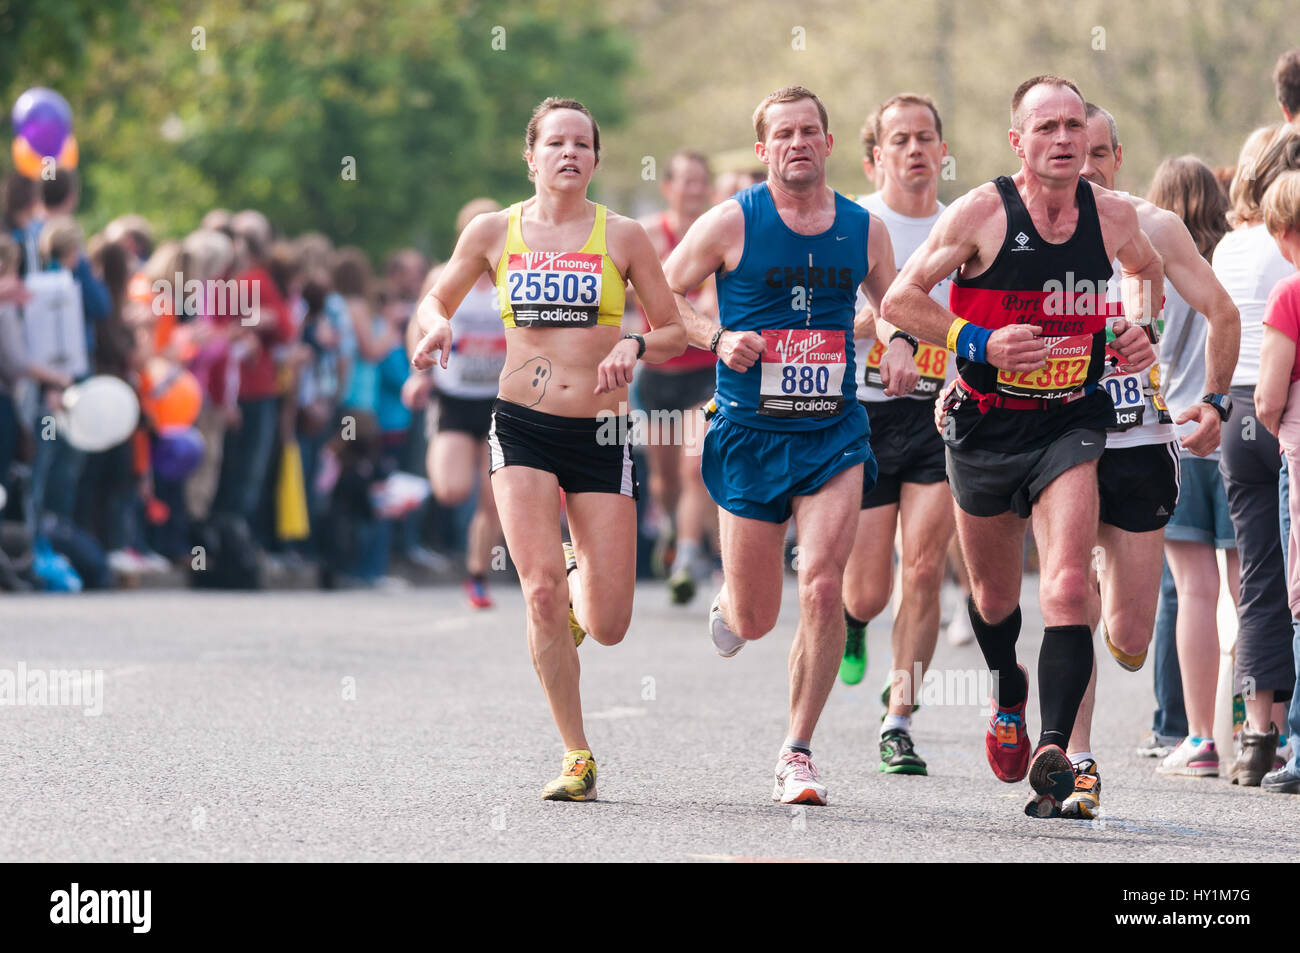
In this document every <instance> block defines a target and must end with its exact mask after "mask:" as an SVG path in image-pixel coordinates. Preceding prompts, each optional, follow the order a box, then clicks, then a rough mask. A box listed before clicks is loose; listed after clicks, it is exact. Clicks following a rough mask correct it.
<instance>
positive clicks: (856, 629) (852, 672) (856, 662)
mask: <svg viewBox="0 0 1300 953" xmlns="http://www.w3.org/2000/svg"><path fill="white" fill-rule="evenodd" d="M866 671H867V627H866V626H865V625H854V624H853V623H852V622H849V623H847V632H846V633H845V637H844V658H842V659H840V680H841V681H843V682H844V684H845V685H856V684H858V682H860V681H862V676H863V675H865V674H866Z"/></svg>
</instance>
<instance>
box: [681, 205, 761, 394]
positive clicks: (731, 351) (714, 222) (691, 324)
mask: <svg viewBox="0 0 1300 953" xmlns="http://www.w3.org/2000/svg"><path fill="white" fill-rule="evenodd" d="M744 244H745V213H744V212H743V211H741V208H740V203H739V202H734V201H730V200H729V201H726V202H723V203H721V204H720V205H716V206H714V207H713V208H711V209H709V211H707V212H705V213H704V214H703V215H701V216H700V217H699V218H698V219H696V220H695V224H693V225H692V226H691V227H690V228H689V229H688V230H687V232H686V235H685V236H684V237H683V238H682V240H681V243H680V244H678V246H677V247H676V248H674V249H673V253H672V254H671V255H669V256H668V260H667V261H666V262H664V275H665V277H666V278H667V279H668V287H669V288H670V289H671V290H672V293H673V296H674V297H675V298H676V299H677V310H678V312H679V313H680V314H681V317H682V323H683V324H684V325H685V326H686V334H687V338H688V340H689V342H690V343H691V344H693V345H695V346H696V347H700V348H705V349H706V350H707V349H708V348H709V346H710V345H711V344H712V343H713V335H714V334H715V333H717V331H718V328H719V327H720V325H719V324H718V322H717V321H715V320H713V319H712V318H708V317H705V316H704V315H702V314H700V313H699V312H698V311H697V310H695V308H694V307H693V306H692V305H691V303H690V302H689V301H687V300H686V294H687V292H689V291H691V289H693V288H696V287H698V286H699V284H700V282H702V281H704V279H706V278H707V277H709V275H711V274H713V273H714V272H716V271H718V270H719V269H720V268H723V267H726V266H734V265H735V264H736V263H737V262H739V260H740V255H741V253H742V252H743V251H744ZM763 347H764V345H763V338H762V335H759V334H756V333H755V332H753V331H727V332H726V333H724V334H723V335H722V337H721V338H720V339H719V340H718V347H717V352H716V353H717V355H718V358H719V359H720V360H721V361H722V362H723V363H725V364H726V365H727V366H728V367H730V368H731V369H732V370H736V371H745V370H748V369H749V368H750V367H751V366H753V364H754V362H755V361H757V360H758V358H759V357H760V356H761V355H762V353H763Z"/></svg>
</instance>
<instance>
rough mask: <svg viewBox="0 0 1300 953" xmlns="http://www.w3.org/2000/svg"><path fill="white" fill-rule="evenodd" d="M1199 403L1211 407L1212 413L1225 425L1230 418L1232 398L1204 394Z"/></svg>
mask: <svg viewBox="0 0 1300 953" xmlns="http://www.w3.org/2000/svg"><path fill="white" fill-rule="evenodd" d="M1201 403H1202V404H1209V405H1210V406H1211V407H1213V408H1214V412H1215V413H1216V414H1218V415H1219V420H1221V421H1223V422H1224V423H1225V424H1226V423H1227V422H1228V418H1229V417H1231V416H1232V398H1231V397H1229V396H1228V395H1227V394H1206V395H1205V396H1204V397H1202V398H1201Z"/></svg>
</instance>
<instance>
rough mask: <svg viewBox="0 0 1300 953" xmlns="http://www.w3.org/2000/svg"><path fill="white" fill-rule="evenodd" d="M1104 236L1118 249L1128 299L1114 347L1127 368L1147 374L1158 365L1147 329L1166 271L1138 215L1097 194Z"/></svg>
mask: <svg viewBox="0 0 1300 953" xmlns="http://www.w3.org/2000/svg"><path fill="white" fill-rule="evenodd" d="M1094 195H1095V196H1096V199H1097V214H1098V216H1099V217H1100V219H1101V223H1102V233H1103V235H1105V236H1107V237H1108V243H1107V247H1108V248H1110V247H1112V246H1113V247H1114V249H1115V252H1114V256H1113V257H1115V258H1117V259H1119V266H1120V276H1121V282H1120V290H1121V293H1122V295H1123V299H1124V317H1123V318H1120V319H1119V320H1117V321H1115V322H1114V324H1112V325H1111V330H1112V331H1114V332H1115V343H1114V344H1113V345H1111V346H1112V347H1113V348H1114V349H1115V350H1116V351H1118V352H1119V354H1120V355H1121V356H1122V357H1123V358H1124V364H1123V366H1124V368H1125V369H1127V370H1129V371H1144V370H1146V369H1147V368H1149V367H1150V366H1151V365H1152V364H1154V363H1155V360H1156V353H1155V349H1154V348H1153V347H1152V346H1151V337H1150V335H1149V334H1148V332H1147V328H1148V327H1149V326H1150V324H1151V322H1152V321H1153V320H1154V319H1155V316H1156V315H1157V314H1159V313H1160V306H1161V302H1163V301H1164V297H1165V281H1164V268H1163V267H1162V265H1161V262H1160V256H1159V255H1158V254H1157V253H1156V250H1155V247H1154V246H1153V245H1152V244H1151V240H1150V239H1148V238H1147V235H1146V232H1144V231H1142V229H1141V228H1140V227H1139V225H1138V216H1137V211H1136V210H1135V209H1134V208H1133V206H1132V204H1130V203H1129V202H1128V200H1126V199H1124V198H1123V197H1122V196H1119V195H1116V194H1114V193H1113V192H1106V191H1105V190H1094Z"/></svg>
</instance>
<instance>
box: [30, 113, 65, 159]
mask: <svg viewBox="0 0 1300 953" xmlns="http://www.w3.org/2000/svg"><path fill="white" fill-rule="evenodd" d="M18 135H20V136H22V137H23V138H24V139H26V140H27V144H28V145H29V146H31V147H32V149H34V150H35V151H36V153H37V155H42V156H57V155H58V154H59V150H60V149H62V148H63V143H64V142H66V141H67V139H68V130H67V128H66V127H64V125H63V124H62V123H61V122H60V121H59V120H58V119H40V118H35V119H28V120H27V121H26V122H25V123H23V125H22V128H21V129H19V130H18Z"/></svg>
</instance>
